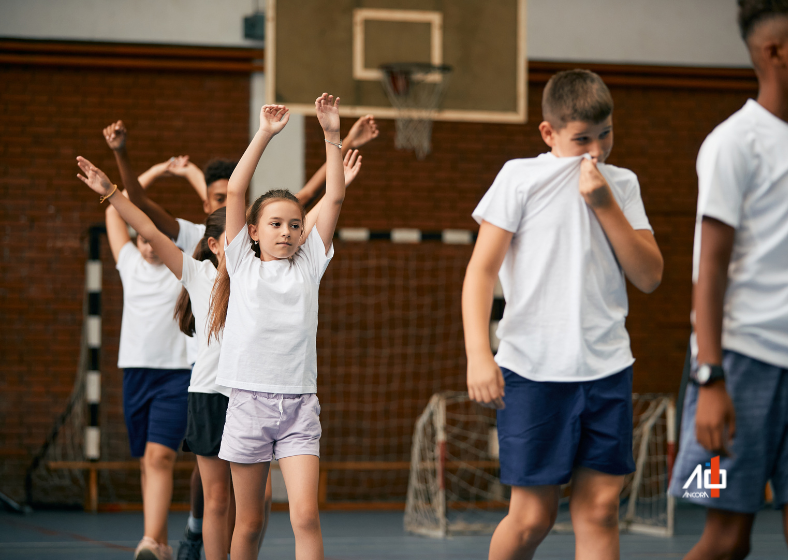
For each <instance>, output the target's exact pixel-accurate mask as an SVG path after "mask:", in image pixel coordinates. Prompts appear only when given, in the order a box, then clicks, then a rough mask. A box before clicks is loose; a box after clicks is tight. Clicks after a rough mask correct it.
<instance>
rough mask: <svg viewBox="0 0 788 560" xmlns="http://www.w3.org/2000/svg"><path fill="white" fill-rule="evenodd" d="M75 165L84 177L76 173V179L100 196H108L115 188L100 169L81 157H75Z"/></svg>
mask: <svg viewBox="0 0 788 560" xmlns="http://www.w3.org/2000/svg"><path fill="white" fill-rule="evenodd" d="M77 165H78V166H79V168H80V169H81V170H82V173H84V175H82V173H77V177H79V178H80V179H81V180H82V182H83V183H85V184H86V185H87V186H89V187H90V188H91V189H93V190H94V191H96V192H97V193H98V194H100V195H101V196H106V195H108V194H109V193H110V192H112V189H113V188H115V187H114V185H113V184H112V182H111V181H110V180H109V178H108V177H107V176H106V174H105V173H104V172H103V171H102V170H101V169H99V168H98V167H96V166H95V165H93V164H92V163H90V162H89V161H88V160H86V159H85V158H83V157H82V156H78V157H77Z"/></svg>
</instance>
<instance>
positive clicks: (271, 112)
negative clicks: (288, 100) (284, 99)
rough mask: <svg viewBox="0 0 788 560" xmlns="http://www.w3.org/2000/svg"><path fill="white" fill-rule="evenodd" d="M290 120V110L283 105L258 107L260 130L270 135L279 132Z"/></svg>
mask: <svg viewBox="0 0 788 560" xmlns="http://www.w3.org/2000/svg"><path fill="white" fill-rule="evenodd" d="M289 120H290V110H289V109H288V108H287V107H285V106H284V105H263V108H262V109H260V131H261V132H267V133H269V134H270V135H271V136H274V135H276V134H279V133H280V132H282V129H283V128H284V127H285V125H287V121H289Z"/></svg>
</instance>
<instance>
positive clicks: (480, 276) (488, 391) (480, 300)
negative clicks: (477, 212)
mask: <svg viewBox="0 0 788 560" xmlns="http://www.w3.org/2000/svg"><path fill="white" fill-rule="evenodd" d="M511 242H512V233H511V232H509V231H506V230H504V229H501V228H499V227H496V226H494V225H492V224H490V223H489V222H485V221H483V222H482V225H481V227H480V228H479V236H478V238H477V239H476V246H475V247H474V248H473V255H472V256H471V260H470V262H469V263H468V269H467V271H466V272H465V281H464V282H463V286H462V324H463V329H464V331H465V352H466V354H467V357H468V395H469V396H470V398H471V399H472V400H474V401H476V402H479V403H482V404H485V405H493V406H495V407H496V408H503V407H504V404H503V396H504V380H503V375H502V374H501V369H500V368H499V367H498V365H497V364H496V363H495V360H494V359H493V354H492V350H491V349H490V313H491V311H492V302H493V291H494V290H495V282H496V279H497V278H498V271H499V270H500V269H501V264H502V263H503V259H504V257H505V256H506V251H508V249H509V245H510V244H511Z"/></svg>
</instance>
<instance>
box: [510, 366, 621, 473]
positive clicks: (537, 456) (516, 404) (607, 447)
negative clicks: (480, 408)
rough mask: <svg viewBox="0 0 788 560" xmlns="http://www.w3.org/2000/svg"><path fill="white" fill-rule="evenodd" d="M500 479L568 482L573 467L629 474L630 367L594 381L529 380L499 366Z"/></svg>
mask: <svg viewBox="0 0 788 560" xmlns="http://www.w3.org/2000/svg"><path fill="white" fill-rule="evenodd" d="M501 371H502V373H503V376H504V380H505V382H506V396H505V397H504V404H506V408H505V409H503V410H499V411H498V443H499V445H500V461H501V482H502V483H503V484H507V485H510V486H538V485H543V484H549V485H558V484H566V483H567V482H569V481H570V479H571V478H572V471H573V470H574V469H575V467H579V466H582V467H587V468H590V469H594V470H596V471H599V472H602V473H606V474H611V475H625V474H629V473H631V472H633V471H634V470H635V461H634V459H633V458H632V366H630V367H627V368H626V369H624V370H622V371H620V372H618V373H616V374H613V375H610V376H608V377H604V378H602V379H596V380H594V381H581V382H548V381H531V380H530V379H526V378H524V377H522V376H520V375H517V374H516V373H514V372H513V371H510V370H508V369H506V368H501Z"/></svg>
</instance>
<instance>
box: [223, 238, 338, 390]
mask: <svg viewBox="0 0 788 560" xmlns="http://www.w3.org/2000/svg"><path fill="white" fill-rule="evenodd" d="M333 256H334V246H333V244H332V246H331V248H330V249H329V251H328V255H326V248H325V245H324V244H323V240H322V239H321V237H320V234H319V233H318V232H317V228H316V227H315V228H312V231H311V232H310V233H309V235H308V237H307V240H306V242H305V243H304V244H303V245H302V246H301V248H300V249H299V250H298V251H297V252H296V254H295V255H294V256H293V258H292V259H290V260H287V259H282V260H276V261H269V262H263V261H262V260H260V258H258V257H256V256H255V254H254V252H253V251H252V247H251V239H250V238H249V231H248V229H247V228H246V227H243V228H241V231H240V232H239V233H238V235H236V236H235V238H234V239H233V241H232V243H230V244H229V245H226V247H225V262H226V263H227V272H228V273H229V275H230V302H229V306H228V308H227V321H226V323H225V326H224V338H223V341H222V352H221V356H220V357H219V376H218V377H217V379H216V382H217V383H218V384H220V385H224V386H226V387H233V388H236V389H245V390H248V391H263V392H268V393H285V394H305V393H315V392H317V349H316V346H317V340H316V339H317V294H318V288H319V287H320V279H321V278H322V277H323V273H324V272H325V270H326V267H327V266H328V263H329V261H330V260H331V258H332V257H333Z"/></svg>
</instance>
